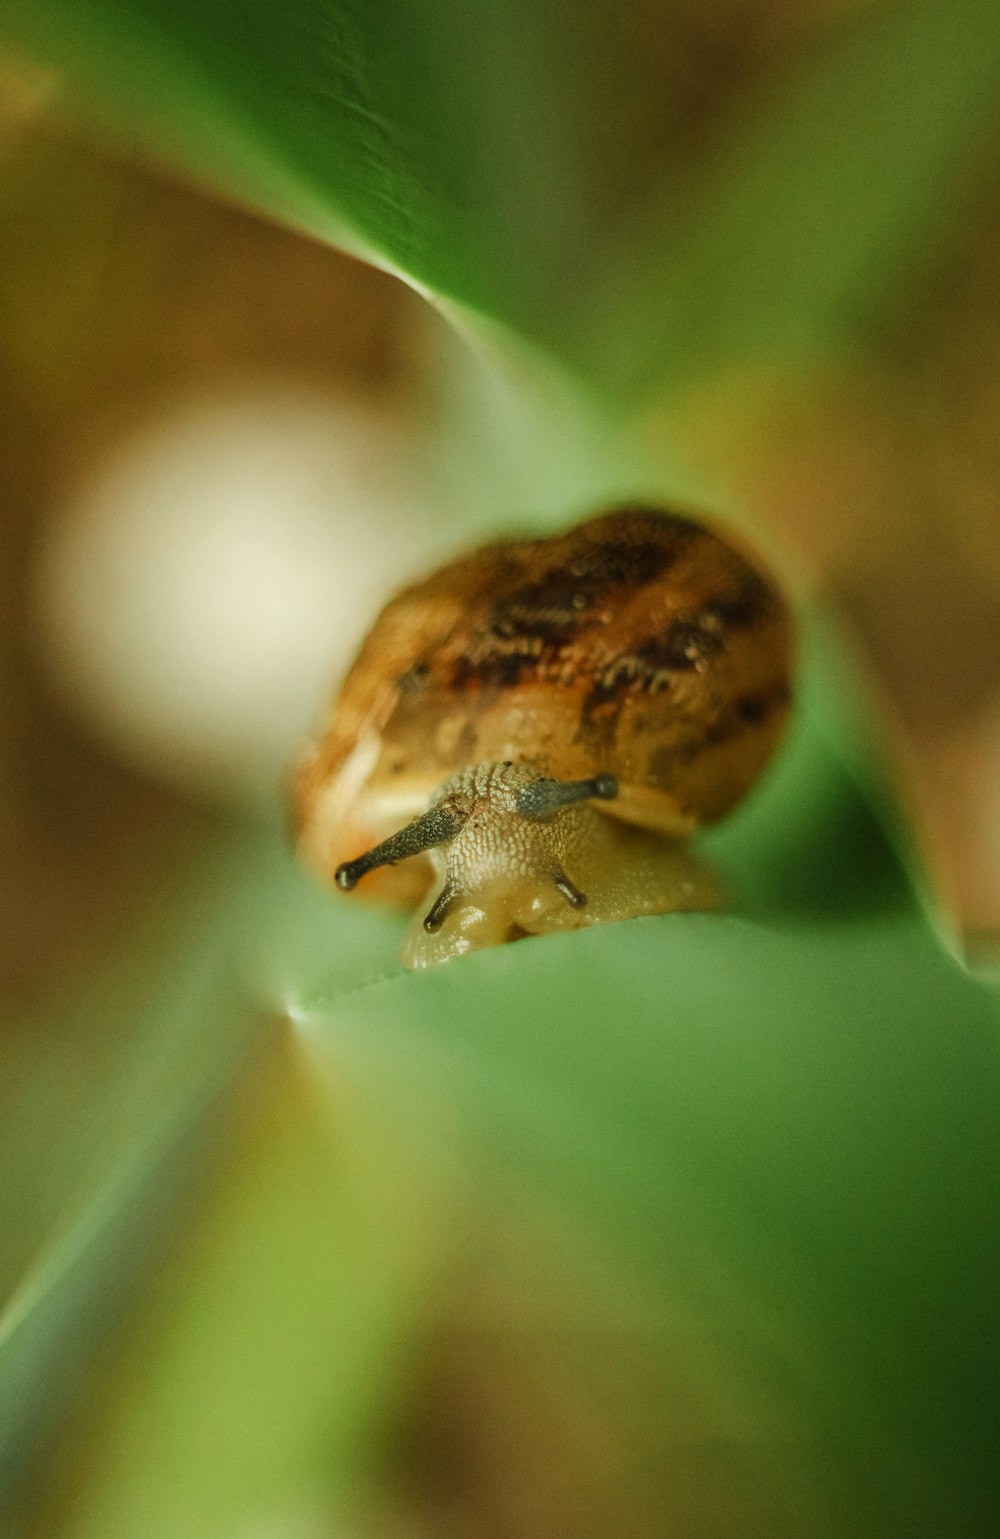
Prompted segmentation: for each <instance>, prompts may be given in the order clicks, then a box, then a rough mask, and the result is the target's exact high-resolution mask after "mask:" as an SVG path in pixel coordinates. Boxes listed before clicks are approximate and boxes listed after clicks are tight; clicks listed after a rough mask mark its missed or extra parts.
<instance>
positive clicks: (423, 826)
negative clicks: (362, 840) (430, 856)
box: [333, 802, 468, 892]
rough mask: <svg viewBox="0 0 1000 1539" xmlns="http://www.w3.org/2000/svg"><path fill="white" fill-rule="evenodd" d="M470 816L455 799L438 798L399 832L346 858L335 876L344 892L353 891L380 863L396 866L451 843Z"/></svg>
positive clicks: (381, 864)
mask: <svg viewBox="0 0 1000 1539" xmlns="http://www.w3.org/2000/svg"><path fill="white" fill-rule="evenodd" d="M467 816H468V813H467V812H462V811H460V810H459V809H458V808H457V807H456V806H455V805H454V804H453V803H449V802H438V803H436V804H435V805H434V806H433V807H430V808H429V809H428V810H427V811H426V812H424V813H422V814H421V815H420V817H418V818H414V819H413V821H412V823H407V825H406V827H405V828H401V829H400V830H399V832H398V833H395V834H392V835H391V836H390V837H389V838H388V839H383V840H382V843H381V844H376V845H374V846H373V848H372V849H370V850H366V851H365V853H364V854H363V855H359V856H358V858H357V860H346V861H345V862H344V864H343V865H342V866H338V867H337V870H336V872H335V873H334V878H333V879H334V881H335V882H336V884H337V886H338V887H339V888H340V890H341V892H350V891H351V890H352V889H353V888H354V887H356V886H357V884H358V882H359V881H360V880H361V878H362V877H363V876H367V875H368V873H369V872H370V871H377V870H378V869H379V867H380V866H394V865H395V864H396V862H397V861H399V860H406V859H408V858H409V856H411V855H421V854H423V852H424V850H430V849H433V848H434V847H435V845H439V844H449V843H450V842H451V840H452V839H454V837H455V835H456V834H457V833H458V832H459V831H460V830H461V828H462V826H463V824H464V823H465V820H466V817H467Z"/></svg>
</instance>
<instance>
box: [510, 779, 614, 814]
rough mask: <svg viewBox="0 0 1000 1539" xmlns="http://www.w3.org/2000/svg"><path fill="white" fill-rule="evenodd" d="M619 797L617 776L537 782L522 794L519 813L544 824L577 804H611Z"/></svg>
mask: <svg viewBox="0 0 1000 1539" xmlns="http://www.w3.org/2000/svg"><path fill="white" fill-rule="evenodd" d="M617 795H618V782H617V780H616V779H615V777H614V775H595V776H594V777H593V778H592V779H591V780H536V781H534V782H533V783H532V784H531V785H529V786H525V788H524V790H523V791H521V793H520V795H519V796H518V798H517V810H518V812H519V813H520V814H521V816H522V817H523V818H530V819H531V820H532V822H537V823H540V822H542V821H543V820H544V819H545V818H549V817H551V816H552V814H553V813H554V812H558V811H559V809H560V808H561V807H571V806H572V805H573V803H574V802H587V801H592V800H597V801H602V802H609V801H613V800H614V798H615V797H616V796H617Z"/></svg>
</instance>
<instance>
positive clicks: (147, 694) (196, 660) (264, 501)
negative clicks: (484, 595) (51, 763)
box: [40, 382, 440, 800]
mask: <svg viewBox="0 0 1000 1539" xmlns="http://www.w3.org/2000/svg"><path fill="white" fill-rule="evenodd" d="M407 462H408V450H407V446H406V442H405V438H404V434H403V431H402V429H401V428H400V426H399V423H398V419H396V418H394V417H392V416H389V415H388V414H382V413H379V412H378V411H376V410H374V409H368V408H365V407H362V406H358V405H355V404H352V403H349V402H345V401H341V400H336V399H332V400H331V399H330V398H328V397H324V396H320V395H308V394H304V393H303V394H296V393H292V392H290V391H289V390H288V388H287V387H285V386H275V385H273V384H272V383H270V382H268V383H267V385H266V386H262V387H260V388H259V389H258V390H257V391H255V392H253V393H243V394H241V395H238V396H235V397H229V398H225V399H213V400H210V401H199V402H196V403H189V404H187V405H186V406H185V408H184V409H182V410H178V411H177V412H176V413H175V415H174V416H173V417H171V418H169V419H167V420H163V419H162V418H161V419H159V420H158V421H157V422H156V424H155V425H154V426H152V427H151V428H149V430H148V431H146V432H144V433H142V434H141V435H139V436H137V437H135V438H133V439H132V440H131V441H129V442H128V443H127V444H125V445H123V446H122V447H121V448H120V450H119V451H118V452H117V453H116V454H115V455H114V457H113V458H111V459H110V460H109V461H105V462H104V463H103V464H102V465H101V466H100V467H99V469H98V471H97V472H96V473H95V475H94V477H93V479H91V480H90V481H89V483H87V484H85V485H83V486H81V487H80V488H79V489H78V491H77V493H76V494H75V496H74V498H73V500H72V502H71V504H70V505H68V506H67V507H66V508H65V509H64V510H63V512H62V515H61V517H60V518H59V519H58V520H57V521H56V524H55V527H54V529H53V533H52V537H51V539H50V541H49V545H48V548H47V550H46V552H45V553H44V556H43V561H42V570H41V574H40V604H41V617H42V628H43V651H44V653H45V655H46V658H47V661H48V662H49V664H50V665H51V667H52V670H53V672H54V674H55V677H56V680H57V683H58V684H59V686H60V688H61V689H62V690H63V691H64V692H68V693H69V695H70V697H71V699H72V702H73V705H74V708H75V709H76V710H77V712H78V713H79V714H81V715H83V716H85V717H86V719H87V720H88V721H89V723H90V724H91V725H92V726H93V727H94V728H96V729H97V731H98V732H99V733H100V734H101V735H102V736H103V737H104V738H105V739H106V740H107V741H108V742H109V743H110V744H111V745H112V746H113V747H114V749H115V750H116V751H117V752H119V753H120V754H121V755H122V756H124V757H126V758H128V759H129V760H132V761H134V762H135V763H137V764H138V765H140V766H141V767H142V768H144V769H146V770H148V771H150V772H152V773H153V774H155V775H156V776H158V777H161V778H164V779H167V780H170V781H171V782H173V783H175V784H177V785H179V786H180V787H181V788H182V789H184V790H186V791H189V792H191V793H194V794H196V795H205V794H208V795H211V796H216V797H218V796H221V797H224V798H230V799H231V798H234V797H235V798H239V799H242V800H246V799H247V798H251V799H259V798H260V797H261V796H265V797H267V796H274V794H275V787H276V786H277V784H278V782H279V781H280V779H281V776H282V773H283V770H284V768H285V766H286V765H287V763H288V760H289V755H290V753H292V752H293V751H294V749H295V746H296V744H297V741H298V739H299V738H300V737H301V735H302V734H303V733H304V732H305V731H306V730H307V729H308V728H309V726H310V724H311V723H312V722H313V721H314V720H315V717H316V713H317V711H318V710H319V709H320V708H321V707H322V706H323V704H324V703H325V701H326V699H327V698H328V697H329V695H330V693H331V691H332V688H333V685H334V683H335V681H336V679H337V677H338V675H339V674H340V673H341V672H342V671H343V669H344V668H345V667H346V665H347V664H348V662H349V661H350V658H351V656H352V655H353V652H354V650H355V648H356V646H357V644H358V643H359V641H360V640H361V638H362V637H363V635H364V633H365V631H366V629H367V627H368V625H369V624H370V622H371V619H372V617H373V615H374V614H375V613H376V612H377V611H378V609H379V608H380V607H381V605H382V603H383V602H384V601H385V599H386V598H387V597H388V596H389V595H390V593H391V592H392V591H393V589H394V588H396V587H398V586H399V585H400V584H401V583H402V582H404V581H405V580H406V579H408V578H410V577H412V576H414V575H415V574H416V573H419V571H420V570H421V569H422V568H424V567H426V566H427V565H428V564H433V554H432V547H433V546H434V545H435V543H438V545H439V547H440V541H438V542H435V540H434V538H433V525H432V519H431V516H430V514H429V513H428V512H427V510H426V508H425V506H424V505H423V503H422V499H421V498H420V497H419V495H417V494H416V492H415V489H414V486H413V485H412V481H413V477H412V475H411V473H410V471H409V467H408V463H407Z"/></svg>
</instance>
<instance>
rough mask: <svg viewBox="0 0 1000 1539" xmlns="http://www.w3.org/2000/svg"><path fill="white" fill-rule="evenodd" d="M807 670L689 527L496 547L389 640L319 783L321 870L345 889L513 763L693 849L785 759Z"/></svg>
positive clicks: (322, 754) (399, 877)
mask: <svg viewBox="0 0 1000 1539" xmlns="http://www.w3.org/2000/svg"><path fill="white" fill-rule="evenodd" d="M792 652H793V635H792V624H791V619H790V615H789V611H788V607H787V605H786V604H785V602H784V600H783V598H782V596H781V594H780V593H779V591H778V590H777V588H776V587H775V585H774V583H773V582H772V581H771V580H770V579H769V578H768V577H767V576H765V575H764V574H763V573H762V572H761V571H760V570H759V569H758V568H757V567H756V566H754V565H751V564H750V562H749V561H748V560H747V559H746V557H745V556H743V555H742V554H741V553H740V552H739V551H738V550H737V549H736V548H734V546H732V545H731V544H729V543H727V542H726V541H724V540H722V539H720V538H719V536H718V535H716V534H714V533H712V532H711V530H709V529H707V528H705V527H704V526H703V525H702V524H700V523H696V522H694V521H693V520H691V519H689V518H686V517H682V516H679V515H677V514H674V513H667V512H660V511H658V510H656V509H652V508H648V507H634V506H626V507H622V508H619V509H616V510H614V511H612V512H608V513H604V514H601V515H599V516H598V517H596V518H591V519H588V520H587V521H586V522H584V523H582V524H578V525H577V526H576V527H575V528H572V529H570V530H569V531H568V532H567V533H565V534H562V535H557V536H554V537H552V538H548V539H520V540H505V541H500V542H497V543H494V544H488V545H484V546H482V547H480V548H479V549H477V550H475V551H473V552H472V553H471V554H470V555H467V556H463V557H461V558H460V559H458V560H456V561H454V562H452V563H451V564H450V565H448V566H445V567H443V568H442V569H441V570H440V571H437V572H435V573H433V574H432V575H431V576H429V577H427V578H425V579H424V580H423V581H422V582H419V583H417V584H416V585H415V586H413V587H410V588H407V589H405V590H404V591H403V592H401V593H400V594H398V595H397V596H396V597H395V598H394V599H392V600H391V601H390V603H389V604H388V605H387V606H386V608H385V609H384V610H383V611H382V613H381V615H380V616H379V617H378V619H377V620H376V621H375V624H374V625H373V627H372V629H371V631H370V633H369V635H368V637H367V639H366V641H365V642H364V644H363V646H362V648H361V651H360V653H359V654H358V657H357V659H356V661H355V662H354V664H353V666H352V667H351V669H350V671H349V672H348V674H347V677H346V678H345V680H344V683H343V686H342V688H341V690H340V693H339V696H338V698H337V700H336V702H335V704H334V707H333V711H332V713H331V716H330V718H329V721H328V723H327V726H326V730H325V732H324V733H323V735H322V737H321V738H320V740H319V741H318V742H317V743H316V744H315V745H314V746H313V747H312V748H311V749H310V750H309V752H308V753H307V754H306V756H305V757H304V759H303V761H302V763H301V765H300V769H299V773H298V776H297V780H296V786H295V800H296V815H297V822H298V828H299V836H300V842H301V845H302V848H303V851H304V853H305V855H306V857H307V859H309V860H310V861H311V863H312V864H314V865H316V866H318V867H319V868H320V869H321V870H322V871H323V872H324V873H325V874H326V875H328V876H332V874H333V871H334V869H335V868H336V867H337V866H338V865H339V864H340V862H342V861H344V860H347V859H349V858H352V857H353V856H355V855H356V854H357V853H358V851H359V850H362V849H365V848H366V847H367V846H369V845H371V844H372V843H374V842H376V841H377V840H379V839H382V838H383V837H384V836H385V835H387V834H388V833H390V832H391V831H392V830H393V829H397V828H398V827H399V826H400V824H401V823H402V822H405V820H406V819H407V818H408V817H410V816H412V815H413V814H414V813H416V812H419V811H421V810H423V809H424V808H426V807H427V805H428V802H429V800H430V798H431V797H432V795H433V793H434V792H435V790H436V788H437V787H439V786H440V785H441V784H442V782H444V781H446V780H447V779H448V777H450V776H452V775H454V774H455V772H456V771H458V770H461V769H462V768H463V767H466V766H473V765H478V764H483V763H488V762H503V761H513V762H514V763H515V764H519V765H526V766H529V767H531V768H533V769H536V770H539V771H541V772H542V773H543V774H545V775H548V776H552V777H555V778H558V779H579V778H583V777H589V776H595V775H602V774H610V775H613V776H615V777H616V778H617V781H618V786H619V794H618V797H617V799H616V800H615V801H613V802H608V803H607V804H606V805H605V804H603V803H602V806H601V813H602V814H603V815H607V816H610V817H612V818H617V819H621V820H623V821H624V822H626V823H628V824H632V825H635V826H638V827H643V828H648V829H654V830H657V831H659V832H661V833H663V834H666V835H673V836H680V835H684V834H686V833H688V832H690V831H691V830H692V829H693V828H695V827H696V826H697V825H698V824H702V823H707V822H711V821H712V820H714V819H716V818H719V817H721V816H722V815H723V814H724V813H726V812H727V811H728V810H729V809H730V808H731V807H733V806H734V804H735V803H736V802H738V801H739V799H740V798H741V797H742V796H743V795H744V793H745V792H746V791H747V790H748V789H749V787H750V786H751V785H752V784H753V782H754V781H755V780H756V778H757V776H758V775H759V774H760V772H761V770H762V769H763V768H764V766H765V765H766V764H767V762H768V760H769V759H770V757H771V755H772V753H773V752H774V749H775V747H776V745H777V743H778V741H779V738H780V736H781V733H782V729H783V727H784V725H785V721H786V718H787V715H788V711H789V702H790V672H791V666H792ZM428 880H429V873H428V868H427V863H426V857H423V858H421V859H417V860H413V861H407V862H405V863H403V864H401V865H399V866H398V867H397V866H393V867H390V868H389V869H388V870H386V871H383V872H380V873H378V874H377V876H376V878H375V879H373V882H372V886H373V887H374V886H375V885H379V887H380V891H381V893H382V895H384V896H389V897H398V898H399V899H401V900H404V901H405V900H412V901H416V900H417V898H419V896H420V894H421V893H422V892H423V891H425V890H426V888H427V884H428Z"/></svg>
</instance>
